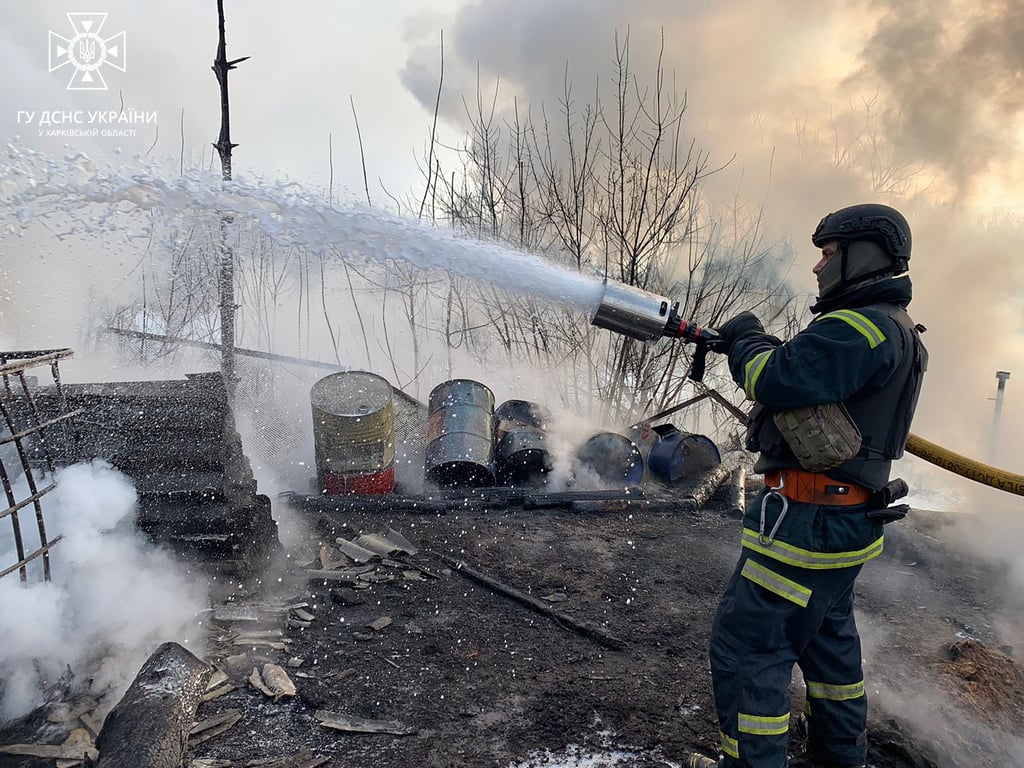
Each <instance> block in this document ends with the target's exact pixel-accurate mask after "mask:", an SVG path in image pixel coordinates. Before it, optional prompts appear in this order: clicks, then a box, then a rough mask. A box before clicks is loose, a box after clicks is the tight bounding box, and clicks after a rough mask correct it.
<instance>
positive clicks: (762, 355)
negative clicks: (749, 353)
mask: <svg viewBox="0 0 1024 768" xmlns="http://www.w3.org/2000/svg"><path fill="white" fill-rule="evenodd" d="M774 351H775V350H773V349H769V350H766V351H764V352H758V353H757V354H756V355H754V356H753V357H752V358H750V362H748V363H747V365H746V367H745V368H744V374H743V392H744V394H746V396H747V400H754V399H755V398H754V387H755V386H756V385H757V380H758V379H759V378H760V377H761V371H763V370H764V367H765V366H766V365H767V364H768V358H769V357H771V356H772V352H774Z"/></svg>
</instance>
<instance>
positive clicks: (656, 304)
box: [590, 282, 679, 341]
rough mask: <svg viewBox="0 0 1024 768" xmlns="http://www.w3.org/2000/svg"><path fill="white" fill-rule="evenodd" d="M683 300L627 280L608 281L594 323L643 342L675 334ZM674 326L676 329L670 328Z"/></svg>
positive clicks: (592, 321)
mask: <svg viewBox="0 0 1024 768" xmlns="http://www.w3.org/2000/svg"><path fill="white" fill-rule="evenodd" d="M678 308H679V303H678V302H676V303H675V304H670V303H669V300H668V299H666V298H665V297H664V296H657V295H655V294H653V293H648V292H647V291H644V290H641V289H640V288H636V287H634V286H632V285H626V284H625V283H612V282H607V283H605V287H604V295H602V297H601V305H600V306H599V307H598V308H597V312H595V313H594V317H593V318H591V320H590V323H591V325H596V326H597V327H598V328H605V329H607V330H609V331H615V332H616V333H621V334H622V335H623V336H629V337H630V338H633V339H639V340H640V341H653V340H654V339H657V338H660V337H662V336H675V326H677V325H678V314H677V312H678ZM670 326H672V331H671V332H670V331H669V327H670Z"/></svg>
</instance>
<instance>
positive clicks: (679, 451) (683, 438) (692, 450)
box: [647, 424, 722, 488]
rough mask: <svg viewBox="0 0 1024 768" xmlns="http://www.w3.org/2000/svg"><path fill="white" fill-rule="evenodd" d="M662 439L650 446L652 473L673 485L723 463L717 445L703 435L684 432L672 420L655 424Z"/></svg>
mask: <svg viewBox="0 0 1024 768" xmlns="http://www.w3.org/2000/svg"><path fill="white" fill-rule="evenodd" d="M655 430H657V432H658V435H659V439H658V441H657V442H656V443H654V445H652V446H651V451H650V453H649V454H648V456H647V466H648V469H649V470H650V472H651V476H652V477H653V478H654V479H655V480H657V481H658V482H661V483H664V484H665V485H668V486H670V487H673V488H676V487H679V486H684V485H688V484H689V483H691V482H693V481H695V480H696V479H697V478H699V477H700V476H701V475H703V474H704V473H705V472H707V471H708V470H709V469H712V468H714V467H717V466H718V465H719V464H721V463H722V455H721V453H719V451H718V446H717V445H715V443H714V442H713V441H712V440H711V439H710V438H708V437H705V436H704V435H694V434H691V433H689V432H681V431H679V430H678V429H677V428H676V427H674V426H673V425H671V424H666V425H661V426H658V427H655Z"/></svg>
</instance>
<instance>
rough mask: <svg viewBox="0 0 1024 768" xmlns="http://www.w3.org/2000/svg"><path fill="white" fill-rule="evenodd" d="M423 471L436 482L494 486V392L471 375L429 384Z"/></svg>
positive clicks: (451, 486)
mask: <svg viewBox="0 0 1024 768" xmlns="http://www.w3.org/2000/svg"><path fill="white" fill-rule="evenodd" d="M423 468H424V474H425V476H426V479H427V480H428V481H429V482H431V483H434V484H435V485H439V486H443V487H448V488H483V487H486V486H491V485H494V480H495V478H494V394H493V393H492V392H491V390H490V389H488V388H487V387H486V386H485V385H483V384H481V383H480V382H479V381H473V380H472V379H452V380H451V381H446V382H444V383H442V384H438V385H437V386H436V387H434V389H433V391H432V392H431V393H430V399H429V401H428V405H427V449H426V454H425V457H424V467H423Z"/></svg>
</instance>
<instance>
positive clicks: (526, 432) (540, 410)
mask: <svg viewBox="0 0 1024 768" xmlns="http://www.w3.org/2000/svg"><path fill="white" fill-rule="evenodd" d="M550 421H551V414H550V413H548V411H547V409H545V408H544V407H543V406H541V405H538V404H537V403H531V402H530V401H528V400H506V401H505V402H504V403H502V404H501V405H499V406H498V407H497V408H495V409H494V422H495V448H494V473H495V477H496V479H497V482H498V485H506V486H524V487H537V486H541V485H544V483H545V482H547V474H548V472H550V471H551V456H550V453H549V452H548V443H547V425H548V423H549V422H550Z"/></svg>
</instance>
